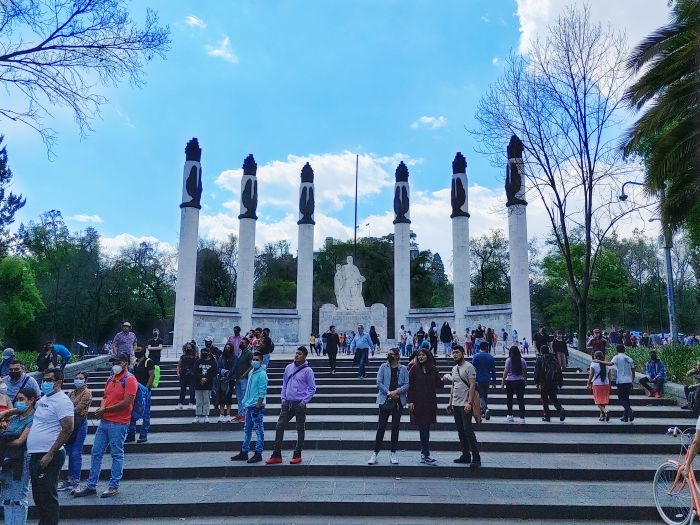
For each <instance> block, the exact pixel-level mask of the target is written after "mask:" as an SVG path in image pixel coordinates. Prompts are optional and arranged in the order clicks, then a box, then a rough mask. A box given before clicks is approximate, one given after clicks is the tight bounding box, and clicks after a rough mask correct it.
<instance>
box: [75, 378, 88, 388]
mask: <svg viewBox="0 0 700 525" xmlns="http://www.w3.org/2000/svg"><path fill="white" fill-rule="evenodd" d="M73 385H74V386H75V388H82V387H84V386H85V379H74V380H73Z"/></svg>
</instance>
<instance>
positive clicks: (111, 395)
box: [73, 353, 138, 498]
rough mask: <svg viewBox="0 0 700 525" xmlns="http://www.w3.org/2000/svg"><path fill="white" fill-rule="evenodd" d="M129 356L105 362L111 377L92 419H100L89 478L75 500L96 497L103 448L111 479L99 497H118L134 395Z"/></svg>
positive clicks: (119, 356)
mask: <svg viewBox="0 0 700 525" xmlns="http://www.w3.org/2000/svg"><path fill="white" fill-rule="evenodd" d="M129 358H130V356H129V354H127V353H120V354H117V355H116V356H114V357H113V358H112V359H110V360H109V361H110V362H111V363H112V364H113V365H112V375H111V376H110V378H109V379H108V380H107V384H106V385H105V391H104V395H103V397H102V403H100V408H98V409H97V410H96V411H95V415H96V416H97V417H98V418H100V419H101V421H100V425H99V426H98V427H97V431H96V432H95V440H94V442H93V445H92V458H91V462H90V477H89V478H88V481H87V486H86V487H85V488H83V489H82V490H78V491H76V492H75V493H73V495H74V496H75V497H76V498H80V497H83V496H92V495H95V494H97V481H98V480H99V479H100V469H101V467H102V456H103V455H104V453H105V451H106V450H107V447H109V448H110V453H111V455H112V475H111V477H110V479H109V487H108V488H107V490H105V491H104V492H103V493H102V494H101V496H100V497H102V498H109V497H112V496H114V495H115V494H118V493H119V481H120V480H121V479H122V474H123V472H124V440H125V439H126V432H127V429H128V428H129V423H130V422H131V410H132V409H133V407H134V399H136V394H137V392H138V382H137V381H136V377H134V376H133V375H131V374H130V373H129V372H128V371H127V367H128V366H129Z"/></svg>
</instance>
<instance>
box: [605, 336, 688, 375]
mask: <svg viewBox="0 0 700 525" xmlns="http://www.w3.org/2000/svg"><path fill="white" fill-rule="evenodd" d="M655 350H656V353H657V355H658V356H659V358H660V359H661V360H662V361H663V362H664V365H665V367H666V377H667V379H668V380H669V381H673V382H674V383H681V384H690V383H694V382H695V380H694V378H690V379H686V377H685V374H686V372H687V371H688V370H690V369H691V368H693V366H695V363H697V362H698V361H700V346H685V345H669V346H663V347H658V348H656V349H655ZM649 351H650V350H649V349H648V348H641V347H638V348H628V349H627V351H626V353H627V355H629V356H630V357H631V358H632V359H633V360H634V363H635V365H636V366H637V371H638V372H641V373H642V374H643V373H644V369H645V367H646V364H647V361H649ZM616 353H617V351H616V350H615V347H613V346H611V347H609V348H608V351H607V358H608V359H611V358H612V357H613V356H614V355H615V354H616Z"/></svg>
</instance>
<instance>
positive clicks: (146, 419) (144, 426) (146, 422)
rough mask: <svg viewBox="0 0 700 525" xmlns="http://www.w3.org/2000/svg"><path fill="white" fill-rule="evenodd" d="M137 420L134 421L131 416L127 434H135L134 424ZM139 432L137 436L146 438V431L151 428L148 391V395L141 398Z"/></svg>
mask: <svg viewBox="0 0 700 525" xmlns="http://www.w3.org/2000/svg"><path fill="white" fill-rule="evenodd" d="M137 421H138V419H135V418H134V416H131V423H129V431H128V432H127V433H128V434H135V433H136V422H137ZM141 421H142V422H141V432H139V436H141V437H146V436H148V430H149V429H150V428H151V391H150V390H149V391H148V393H147V394H146V395H145V396H144V398H143V415H142V416H141Z"/></svg>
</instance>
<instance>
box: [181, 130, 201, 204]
mask: <svg viewBox="0 0 700 525" xmlns="http://www.w3.org/2000/svg"><path fill="white" fill-rule="evenodd" d="M201 159H202V148H200V147H199V142H198V141H197V139H196V138H193V139H192V140H190V141H189V142H188V143H187V146H185V162H197V163H199V162H201ZM185 191H187V195H189V197H190V200H189V201H185V202H183V203H182V204H180V208H197V209H198V210H201V209H202V205H201V200H202V167H201V165H200V166H195V165H193V166H191V167H190V173H189V174H188V175H187V180H186V181H185Z"/></svg>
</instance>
